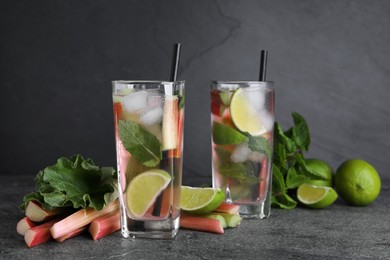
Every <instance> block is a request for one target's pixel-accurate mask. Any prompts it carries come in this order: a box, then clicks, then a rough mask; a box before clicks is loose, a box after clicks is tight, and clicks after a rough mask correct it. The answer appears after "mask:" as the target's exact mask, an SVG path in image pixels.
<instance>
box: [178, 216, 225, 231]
mask: <svg viewBox="0 0 390 260" xmlns="http://www.w3.org/2000/svg"><path fill="white" fill-rule="evenodd" d="M180 228H184V229H192V230H197V231H206V232H211V233H217V234H223V233H224V230H223V227H222V225H221V222H219V220H216V219H211V218H204V217H194V216H190V215H181V216H180Z"/></svg>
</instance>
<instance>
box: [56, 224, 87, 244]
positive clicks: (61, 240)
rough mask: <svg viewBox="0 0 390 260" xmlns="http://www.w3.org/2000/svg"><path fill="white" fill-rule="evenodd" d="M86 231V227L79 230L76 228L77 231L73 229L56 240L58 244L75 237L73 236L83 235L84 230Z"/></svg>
mask: <svg viewBox="0 0 390 260" xmlns="http://www.w3.org/2000/svg"><path fill="white" fill-rule="evenodd" d="M86 229H87V227H86V226H84V227H81V228H78V229H75V230H73V231H71V232H69V233H68V234H65V235H63V236H62V237H59V238H56V240H57V241H58V242H64V241H65V240H67V239H69V238H72V237H75V236H77V235H79V234H81V233H83V232H84V230H86Z"/></svg>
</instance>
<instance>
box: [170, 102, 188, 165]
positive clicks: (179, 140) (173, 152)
mask: <svg viewBox="0 0 390 260" xmlns="http://www.w3.org/2000/svg"><path fill="white" fill-rule="evenodd" d="M183 128H184V108H182V109H181V110H180V112H179V120H178V126H177V131H178V134H177V147H176V149H174V150H169V151H168V157H169V158H173V157H174V158H181V154H182V150H183Z"/></svg>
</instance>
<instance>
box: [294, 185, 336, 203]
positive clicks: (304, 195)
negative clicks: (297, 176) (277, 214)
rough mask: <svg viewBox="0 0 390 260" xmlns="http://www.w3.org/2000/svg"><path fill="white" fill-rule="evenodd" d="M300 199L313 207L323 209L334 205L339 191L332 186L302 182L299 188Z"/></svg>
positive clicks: (298, 195)
mask: <svg viewBox="0 0 390 260" xmlns="http://www.w3.org/2000/svg"><path fill="white" fill-rule="evenodd" d="M297 197H298V200H299V201H300V202H301V203H302V204H304V205H305V206H307V207H309V208H313V209H322V208H325V207H328V206H330V205H332V204H333V203H334V202H335V201H336V199H337V197H338V196H337V193H336V192H335V190H334V189H332V188H330V187H320V186H314V185H310V184H307V183H304V184H301V185H300V186H299V187H298V190H297Z"/></svg>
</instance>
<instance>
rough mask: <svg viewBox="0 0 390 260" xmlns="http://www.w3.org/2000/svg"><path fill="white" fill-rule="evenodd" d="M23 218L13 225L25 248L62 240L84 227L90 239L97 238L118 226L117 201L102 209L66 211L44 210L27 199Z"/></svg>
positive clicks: (79, 231) (78, 232) (74, 234)
mask: <svg viewBox="0 0 390 260" xmlns="http://www.w3.org/2000/svg"><path fill="white" fill-rule="evenodd" d="M25 214H26V217H24V218H22V219H21V220H20V221H19V222H18V224H17V225H16V230H17V232H18V233H19V234H20V235H22V236H24V240H25V242H26V244H27V246H28V247H33V246H36V245H39V244H42V243H45V242H47V241H49V240H51V239H55V240H57V241H58V242H63V241H65V240H66V239H68V238H72V237H74V236H77V235H79V234H81V233H83V232H84V231H85V230H87V229H88V232H89V233H90V234H91V236H92V238H93V240H97V239H100V238H102V237H104V236H107V235H109V234H111V233H113V232H115V231H117V230H119V229H120V220H119V219H120V215H119V203H118V201H117V200H116V201H114V202H112V203H111V204H109V205H108V206H107V207H105V208H103V209H102V210H95V209H93V208H86V209H80V210H78V211H76V212H73V213H69V212H68V211H65V210H64V209H61V208H58V209H56V210H46V209H44V208H42V206H41V205H40V204H39V203H37V202H35V201H30V202H29V203H28V204H27V207H26V210H25Z"/></svg>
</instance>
